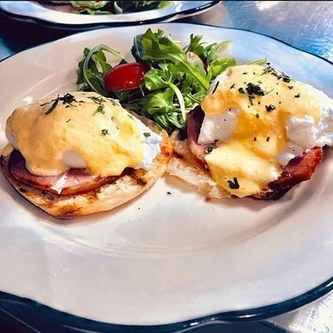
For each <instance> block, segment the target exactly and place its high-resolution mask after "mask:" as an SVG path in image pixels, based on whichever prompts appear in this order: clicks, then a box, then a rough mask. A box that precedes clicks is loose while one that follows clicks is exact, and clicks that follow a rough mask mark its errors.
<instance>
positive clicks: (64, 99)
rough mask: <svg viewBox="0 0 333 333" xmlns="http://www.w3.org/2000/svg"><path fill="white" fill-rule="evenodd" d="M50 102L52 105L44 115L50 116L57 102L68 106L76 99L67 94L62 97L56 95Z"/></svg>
mask: <svg viewBox="0 0 333 333" xmlns="http://www.w3.org/2000/svg"><path fill="white" fill-rule="evenodd" d="M52 102H53V103H52V105H51V107H50V108H49V109H48V110H46V111H45V114H50V113H51V112H52V111H53V110H54V109H55V108H56V107H57V105H58V103H59V102H62V104H67V105H66V106H69V105H71V104H72V103H73V102H76V99H75V97H74V96H73V95H72V94H70V93H67V94H65V95H63V96H59V95H58V96H57V98H56V99H54V100H52ZM44 105H45V104H44Z"/></svg>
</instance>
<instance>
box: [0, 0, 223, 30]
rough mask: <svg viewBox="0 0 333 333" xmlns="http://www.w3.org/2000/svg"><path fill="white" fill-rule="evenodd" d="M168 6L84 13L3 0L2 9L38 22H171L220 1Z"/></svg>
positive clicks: (89, 23)
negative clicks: (109, 12)
mask: <svg viewBox="0 0 333 333" xmlns="http://www.w3.org/2000/svg"><path fill="white" fill-rule="evenodd" d="M171 2H172V4H171V5H170V6H167V7H165V8H161V9H154V10H149V11H142V12H137V13H126V14H117V15H84V14H74V13H66V12H60V11H58V10H56V9H57V7H56V6H54V9H50V8H46V7H45V6H42V5H41V4H39V3H37V2H35V1H0V9H2V10H3V11H4V12H6V13H8V14H11V15H15V16H16V18H19V19H23V20H24V19H32V20H33V21H35V22H39V23H51V24H60V25H66V26H73V27H74V26H86V25H96V24H135V23H140V24H141V23H144V22H146V23H148V22H161V21H163V22H169V21H172V20H175V19H179V18H183V17H186V16H189V15H193V14H196V13H198V12H202V11H205V10H207V9H209V8H211V7H212V6H214V5H216V4H218V3H219V2H220V1H171Z"/></svg>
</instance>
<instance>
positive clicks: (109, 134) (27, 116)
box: [5, 91, 162, 176]
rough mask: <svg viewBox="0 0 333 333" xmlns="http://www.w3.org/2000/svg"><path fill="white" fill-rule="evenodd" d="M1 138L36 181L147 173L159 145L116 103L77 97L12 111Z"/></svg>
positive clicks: (92, 94)
mask: <svg viewBox="0 0 333 333" xmlns="http://www.w3.org/2000/svg"><path fill="white" fill-rule="evenodd" d="M5 133H6V137H7V139H8V141H9V145H10V146H11V147H12V148H15V149H17V150H19V151H20V152H21V154H22V155H23V157H24V158H25V161H26V168H27V170H28V171H29V172H30V173H32V174H34V175H38V176H53V175H59V174H62V173H64V172H66V171H67V170H69V169H71V168H81V169H85V170H86V171H87V172H88V173H90V174H91V175H100V176H111V175H112V176H113V175H120V174H121V173H122V172H123V170H124V169H125V168H126V167H131V168H144V169H149V168H150V167H151V166H152V164H153V160H154V159H155V157H156V156H157V155H158V154H159V153H160V142H161V141H162V137H161V136H160V135H159V134H157V133H155V132H153V131H152V130H151V129H150V128H149V127H147V126H146V125H145V124H144V123H143V122H141V121H140V120H139V119H137V118H136V117H134V116H133V115H131V114H130V113H129V112H128V111H127V110H126V109H125V108H123V107H122V106H121V105H120V103H119V101H118V100H115V99H111V98H107V97H104V96H101V95H99V94H97V93H95V92H81V91H74V92H70V93H66V94H58V95H55V96H52V97H50V98H47V99H44V100H41V101H38V102H35V103H31V104H29V105H27V106H23V107H19V108H16V109H15V110H14V111H13V113H12V114H11V115H10V116H9V117H8V118H7V122H6V130H5Z"/></svg>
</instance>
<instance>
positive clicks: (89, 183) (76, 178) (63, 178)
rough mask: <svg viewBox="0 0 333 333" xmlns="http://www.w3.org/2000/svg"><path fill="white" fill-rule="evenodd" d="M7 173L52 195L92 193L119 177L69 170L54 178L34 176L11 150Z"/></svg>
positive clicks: (17, 152) (20, 157) (20, 155)
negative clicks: (92, 174)
mask: <svg viewBox="0 0 333 333" xmlns="http://www.w3.org/2000/svg"><path fill="white" fill-rule="evenodd" d="M8 169H9V172H10V173H11V174H12V175H13V176H14V177H15V178H16V179H17V180H19V181H21V182H23V183H25V184H27V185H30V186H33V187H35V188H38V189H40V190H45V191H48V192H51V193H54V194H59V195H74V194H80V193H86V192H89V191H92V190H94V189H96V188H99V187H100V186H102V185H104V184H106V183H111V182H113V181H116V180H117V179H118V178H119V177H120V175H119V176H111V177H101V176H91V175H89V174H88V173H87V172H85V170H82V169H70V170H68V171H67V172H65V173H63V174H60V175H56V176H47V177H45V176H36V175H33V174H31V173H30V172H29V171H28V170H27V169H26V167H25V160H24V158H23V156H22V154H21V153H20V152H19V151H17V150H13V151H12V153H11V155H10V158H9V163H8Z"/></svg>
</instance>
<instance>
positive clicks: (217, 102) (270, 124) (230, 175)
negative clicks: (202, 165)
mask: <svg viewBox="0 0 333 333" xmlns="http://www.w3.org/2000/svg"><path fill="white" fill-rule="evenodd" d="M201 108H202V109H203V111H204V113H205V118H204V121H203V124H202V127H201V132H200V135H199V142H201V143H207V142H213V141H214V142H216V143H217V145H216V146H217V147H216V148H215V149H213V150H212V151H211V152H210V153H209V154H207V155H206V157H205V159H206V162H207V165H208V167H209V170H210V172H211V175H212V177H213V179H214V180H215V181H216V182H217V183H218V184H219V185H220V186H222V187H223V188H224V189H226V190H227V191H229V192H231V193H232V194H234V195H236V196H238V197H244V196H248V195H251V194H255V193H259V192H260V191H261V190H262V189H264V188H266V187H267V184H268V183H270V182H271V181H273V180H275V179H277V178H278V177H279V175H280V173H281V167H282V166H283V165H281V162H279V159H278V156H279V154H280V153H281V152H282V151H283V150H284V149H285V148H286V145H287V144H290V142H291V140H290V138H289V137H288V132H287V127H286V124H287V122H288V120H290V119H291V118H295V117H296V118H297V119H305V118H306V117H310V119H311V122H312V124H313V125H314V126H316V124H318V122H319V121H320V120H321V116H322V112H321V105H320V103H319V101H318V99H317V98H315V97H314V95H313V94H312V90H311V89H309V86H308V85H306V84H303V83H301V82H297V81H295V80H292V79H291V78H290V77H288V76H287V75H285V74H283V73H279V72H277V71H275V70H274V69H273V68H272V67H270V66H267V67H264V66H261V65H257V64H251V65H239V66H234V67H230V68H229V69H227V71H226V72H224V73H223V74H221V75H220V76H219V77H218V78H217V80H216V81H215V82H214V83H213V84H212V86H211V88H210V91H209V92H208V94H207V95H206V97H205V98H204V99H203V101H202V103H201ZM303 151H304V149H301V151H298V154H301V153H303Z"/></svg>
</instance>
